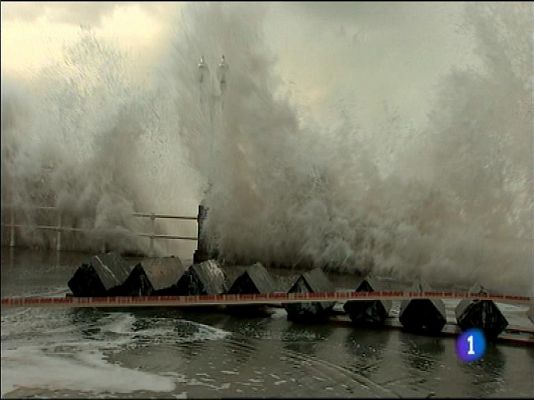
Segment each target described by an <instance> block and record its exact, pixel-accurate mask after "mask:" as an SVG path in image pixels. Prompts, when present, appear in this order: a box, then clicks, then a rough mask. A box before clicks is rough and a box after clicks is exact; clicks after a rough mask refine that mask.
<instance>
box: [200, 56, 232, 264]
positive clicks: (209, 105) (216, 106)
mask: <svg viewBox="0 0 534 400" xmlns="http://www.w3.org/2000/svg"><path fill="white" fill-rule="evenodd" d="M228 69H229V67H228V64H227V63H226V59H225V57H224V55H223V56H222V57H221V61H220V62H219V64H218V66H217V76H216V78H217V85H216V86H215V85H213V81H212V77H211V74H210V70H209V67H208V65H207V64H206V62H205V60H204V56H201V57H200V62H199V63H198V83H199V100H200V111H201V114H202V118H205V119H206V120H207V122H208V129H207V132H205V138H206V139H207V140H208V146H209V154H208V158H207V163H206V164H207V165H206V174H207V181H208V184H207V188H206V190H205V192H204V198H203V199H202V201H201V202H200V205H199V206H198V219H197V223H198V242H197V250H196V251H195V253H194V255H193V263H198V262H202V261H205V260H208V259H209V258H210V254H209V250H208V244H207V238H206V234H205V231H204V229H203V228H204V226H203V225H204V222H205V220H206V218H207V216H208V207H206V205H205V202H206V198H207V197H208V196H209V194H210V191H211V190H212V187H213V178H214V177H213V171H214V167H215V165H214V164H215V163H214V161H215V158H214V155H215V154H214V142H215V140H216V134H215V129H216V125H215V124H214V116H217V117H219V118H218V122H219V125H220V122H221V116H222V110H223V106H224V103H223V96H224V93H225V91H226V85H227V78H228ZM217 86H218V89H219V90H216V87H217Z"/></svg>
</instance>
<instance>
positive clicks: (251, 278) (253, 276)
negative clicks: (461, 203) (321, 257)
mask: <svg viewBox="0 0 534 400" xmlns="http://www.w3.org/2000/svg"><path fill="white" fill-rule="evenodd" d="M226 282H227V280H226V276H225V274H224V272H223V271H222V269H221V268H220V267H219V266H218V264H217V262H215V261H213V260H208V261H204V262H201V263H197V264H193V265H192V266H191V267H189V268H188V269H187V270H186V269H185V268H184V266H183V264H182V263H181V261H180V259H179V258H175V257H168V258H151V259H145V260H143V261H141V262H139V263H137V264H135V265H131V264H128V262H126V261H125V260H124V259H123V258H122V257H120V255H118V254H116V253H113V252H111V253H107V254H102V255H98V256H94V257H92V258H91V259H90V260H89V261H88V262H86V263H84V264H82V265H81V266H80V267H79V268H78V269H77V270H76V272H75V273H74V276H73V277H72V278H71V279H70V280H69V282H68V285H69V288H70V289H71V290H72V293H73V295H74V296H79V297H100V296H138V295H139V296H151V295H155V296H158V295H161V296H165V295H169V296H172V295H176V296H187V295H212V294H222V293H230V294H260V293H272V292H275V291H276V285H275V282H274V280H273V278H272V277H271V275H270V274H269V272H268V271H267V270H266V269H265V268H264V267H263V266H262V265H261V264H260V263H256V264H254V265H252V266H249V267H247V269H246V271H245V272H243V273H242V274H241V275H240V276H239V277H238V278H237V279H236V280H235V281H234V283H233V284H232V285H231V286H230V287H229V288H228V286H227V284H226ZM355 290H357V291H368V292H370V291H375V290H383V287H381V285H380V284H379V283H378V282H375V281H373V280H372V279H370V278H366V279H363V280H362V281H361V282H360V284H359V285H358V286H357V287H356V289H355ZM413 290H415V291H427V290H430V287H428V286H427V285H425V284H423V283H420V284H418V285H416V287H415V288H413ZM333 291H335V288H334V285H333V284H332V283H331V282H330V281H329V280H328V278H327V277H326V275H325V274H324V273H323V271H322V270H321V269H320V268H316V269H314V270H311V271H309V272H306V273H304V274H302V275H301V276H300V277H299V278H298V279H297V280H296V282H295V283H294V284H293V286H292V287H291V288H290V289H289V292H290V293H295V292H308V293H313V292H333ZM334 304H335V302H309V303H291V304H284V308H285V309H286V311H287V314H288V319H290V320H293V321H301V322H317V321H322V320H324V319H327V318H328V317H329V316H331V315H332V313H333V307H334ZM391 306H392V302H391V301H389V300H369V301H361V300H355V301H347V302H346V303H345V304H344V307H343V308H344V310H345V312H346V313H347V314H348V315H349V316H350V318H351V320H352V322H353V323H354V324H356V325H363V326H380V325H382V324H384V322H385V320H386V318H387V317H388V316H389V312H390V310H391ZM227 308H228V310H229V311H231V312H237V313H246V314H252V315H257V314H260V313H264V312H265V311H266V308H265V307H264V306H258V305H247V306H229V307H227ZM399 320H400V322H401V324H402V325H403V327H404V328H405V329H407V330H410V331H414V332H419V333H428V334H437V333H439V332H441V330H442V329H443V327H444V326H445V324H446V322H447V320H446V314H445V304H444V303H443V301H442V300H440V299H413V300H403V301H402V302H401V308H400V312H399ZM456 320H457V323H458V325H459V326H460V328H461V329H462V330H465V329H468V328H473V327H477V328H480V329H483V330H484V331H485V333H486V336H487V337H488V338H495V337H497V336H498V335H499V334H500V333H501V332H502V331H503V330H504V329H505V328H506V327H507V325H508V321H507V320H506V318H505V317H504V316H503V315H502V313H501V312H500V310H499V309H498V308H497V306H496V305H495V304H494V303H493V302H492V301H490V300H483V301H476V300H475V301H472V300H463V301H461V302H460V303H459V304H458V306H457V307H456Z"/></svg>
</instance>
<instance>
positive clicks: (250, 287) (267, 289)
mask: <svg viewBox="0 0 534 400" xmlns="http://www.w3.org/2000/svg"><path fill="white" fill-rule="evenodd" d="M275 291H276V284H275V281H274V279H273V278H272V276H271V275H270V274H269V272H268V271H267V269H265V267H264V266H263V265H262V264H261V263H256V264H254V265H251V266H249V267H247V269H246V270H245V271H244V272H243V273H242V274H241V275H239V276H238V277H237V279H236V280H235V281H234V283H233V284H232V286H231V287H230V289H229V290H228V293H229V294H263V293H273V292H275ZM227 311H228V312H230V313H232V314H247V315H264V314H266V313H267V308H266V306H265V305H262V304H252V305H246V306H227Z"/></svg>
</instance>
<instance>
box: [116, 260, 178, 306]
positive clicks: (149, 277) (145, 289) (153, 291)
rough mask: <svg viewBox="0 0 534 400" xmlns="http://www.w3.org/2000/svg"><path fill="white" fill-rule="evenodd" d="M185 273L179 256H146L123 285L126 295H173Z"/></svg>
mask: <svg viewBox="0 0 534 400" xmlns="http://www.w3.org/2000/svg"><path fill="white" fill-rule="evenodd" d="M184 273H185V267H184V266H183V264H182V262H181V261H180V259H179V258H178V257H160V258H146V259H144V260H142V261H141V262H139V263H138V264H136V265H135V266H134V267H133V269H132V272H131V273H130V275H129V276H128V279H126V281H125V282H124V284H123V285H122V287H121V294H122V295H124V296H173V295H177V293H178V291H177V287H176V284H177V283H178V281H179V280H180V278H181V277H182V275H183V274H184Z"/></svg>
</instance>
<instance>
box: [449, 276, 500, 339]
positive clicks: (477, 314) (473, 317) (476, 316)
mask: <svg viewBox="0 0 534 400" xmlns="http://www.w3.org/2000/svg"><path fill="white" fill-rule="evenodd" d="M469 292H470V293H475V292H476V293H486V294H487V293H488V292H487V290H485V289H484V288H483V287H482V286H480V285H476V286H474V287H473V288H471V290H470V291H469ZM455 314H456V322H457V324H458V326H459V327H460V328H461V329H462V330H467V329H469V328H479V329H482V330H483V331H484V333H485V335H486V337H487V338H488V339H495V338H496V337H497V336H499V334H500V333H501V332H502V331H504V329H506V327H507V326H508V321H507V320H506V318H505V317H504V315H503V314H502V313H501V311H500V310H499V308H498V307H497V305H496V304H495V303H494V302H493V301H491V300H469V299H465V300H462V301H460V303H459V304H458V305H457V306H456V309H455Z"/></svg>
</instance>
